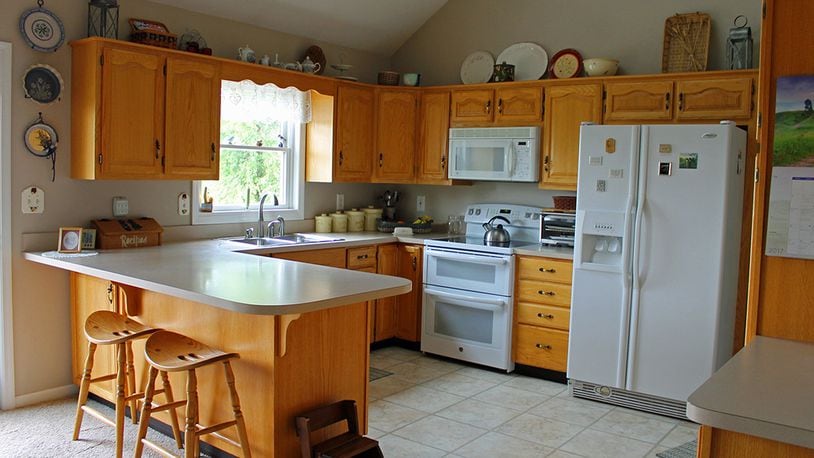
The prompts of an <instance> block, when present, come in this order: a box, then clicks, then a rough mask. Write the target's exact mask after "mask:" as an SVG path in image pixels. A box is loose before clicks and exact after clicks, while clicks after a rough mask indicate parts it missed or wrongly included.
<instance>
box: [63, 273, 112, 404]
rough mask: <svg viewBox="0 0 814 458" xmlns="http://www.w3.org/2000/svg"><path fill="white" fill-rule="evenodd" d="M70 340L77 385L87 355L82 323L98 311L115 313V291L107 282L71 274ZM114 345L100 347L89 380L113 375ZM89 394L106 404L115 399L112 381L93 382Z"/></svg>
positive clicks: (74, 376) (86, 342) (86, 343)
mask: <svg viewBox="0 0 814 458" xmlns="http://www.w3.org/2000/svg"><path fill="white" fill-rule="evenodd" d="M71 302H72V307H71V311H72V314H71V341H72V344H73V379H74V383H76V384H77V385H79V382H80V379H81V378H82V372H83V370H84V367H85V359H86V358H87V356H88V340H87V338H86V337H85V320H86V319H87V318H88V316H89V315H90V314H91V313H93V312H96V311H98V310H107V311H111V312H115V311H116V290H115V288H114V286H113V284H112V283H111V282H110V281H108V280H102V279H101V278H96V277H90V276H87V275H82V274H76V273H71ZM114 348H115V345H99V346H97V347H96V353H95V357H94V363H93V371H92V372H91V376H92V377H99V376H102V375H107V374H112V373H115V372H116V358H115V352H114ZM91 392H93V393H94V394H97V395H99V396H101V397H103V398H105V399H107V400H108V401H111V402H112V401H114V400H115V399H116V387H115V380H110V381H105V382H100V383H94V384H92V385H91Z"/></svg>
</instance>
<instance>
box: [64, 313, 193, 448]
mask: <svg viewBox="0 0 814 458" xmlns="http://www.w3.org/2000/svg"><path fill="white" fill-rule="evenodd" d="M157 330H158V329H155V328H150V327H148V326H144V325H143V324H141V323H138V322H136V321H134V320H132V319H130V318H128V317H126V316H124V315H121V314H119V313H116V312H111V311H107V310H100V311H97V312H93V313H91V314H90V316H88V318H87V319H86V320H85V337H86V338H87V339H88V356H87V358H86V359H85V369H84V371H83V373H82V382H81V384H80V385H79V400H78V401H77V404H76V419H75V420H74V429H73V440H79V430H80V428H81V427H82V419H83V417H84V413H85V412H87V413H88V414H90V415H92V416H94V417H96V418H98V419H99V420H101V421H102V422H103V423H105V424H107V425H110V426H112V427H114V428H115V429H116V457H117V458H118V457H121V456H122V446H123V443H124V409H125V404H126V403H130V416H131V417H132V420H133V423H136V422H137V421H138V420H137V418H136V412H137V409H136V400H137V399H140V398H141V397H142V396H143V395H144V393H140V392H137V391H138V390H137V389H136V374H135V367H134V365H133V346H132V345H133V341H134V340H136V339H141V338H144V337H147V336H148V335H150V334H152V333H154V332H156V331H157ZM98 345H115V346H116V372H115V373H112V374H107V375H102V376H99V377H96V378H91V372H92V371H93V363H94V354H95V353H96V347H97V346H98ZM114 378H115V379H116V419H115V422H113V421H111V420H110V419H108V418H107V417H105V416H104V415H102V413H101V412H99V411H98V410H96V409H93V408H92V407H89V406H87V405H85V404H86V403H87V401H88V390H89V389H90V384H91V383H97V382H104V381H108V380H113V379H114ZM163 380H164V381H165V383H164V389H163V390H162V392H163V393H164V395H165V396H166V398H167V401H168V402H172V390H171V389H170V386H169V383H167V374H166V372H165V373H164V374H163ZM173 427H174V429H173V432H174V434H175V440H176V441H177V442H178V443H179V444H180V443H181V433H180V430H179V427H178V419H177V417H173Z"/></svg>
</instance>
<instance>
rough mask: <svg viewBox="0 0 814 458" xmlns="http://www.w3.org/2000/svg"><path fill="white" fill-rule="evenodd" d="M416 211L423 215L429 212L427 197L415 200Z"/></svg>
mask: <svg viewBox="0 0 814 458" xmlns="http://www.w3.org/2000/svg"><path fill="white" fill-rule="evenodd" d="M415 211H417V212H419V213H422V212H425V211H427V196H418V197H416V199H415Z"/></svg>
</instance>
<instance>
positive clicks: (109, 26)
mask: <svg viewBox="0 0 814 458" xmlns="http://www.w3.org/2000/svg"><path fill="white" fill-rule="evenodd" d="M88 36H89V37H104V38H113V39H117V38H119V0H90V3H88Z"/></svg>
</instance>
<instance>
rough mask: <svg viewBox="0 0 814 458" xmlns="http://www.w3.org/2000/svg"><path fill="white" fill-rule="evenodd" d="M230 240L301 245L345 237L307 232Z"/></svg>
mask: <svg viewBox="0 0 814 458" xmlns="http://www.w3.org/2000/svg"><path fill="white" fill-rule="evenodd" d="M229 240H230V241H232V242H240V243H245V244H247V245H256V246H268V247H273V246H287V245H288V246H290V245H303V244H306V243H327V242H341V241H343V240H345V239H343V238H335V237H320V236H317V235H308V234H290V235H282V236H278V237H252V238H248V239H247V238H244V237H241V238H237V239H229Z"/></svg>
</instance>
